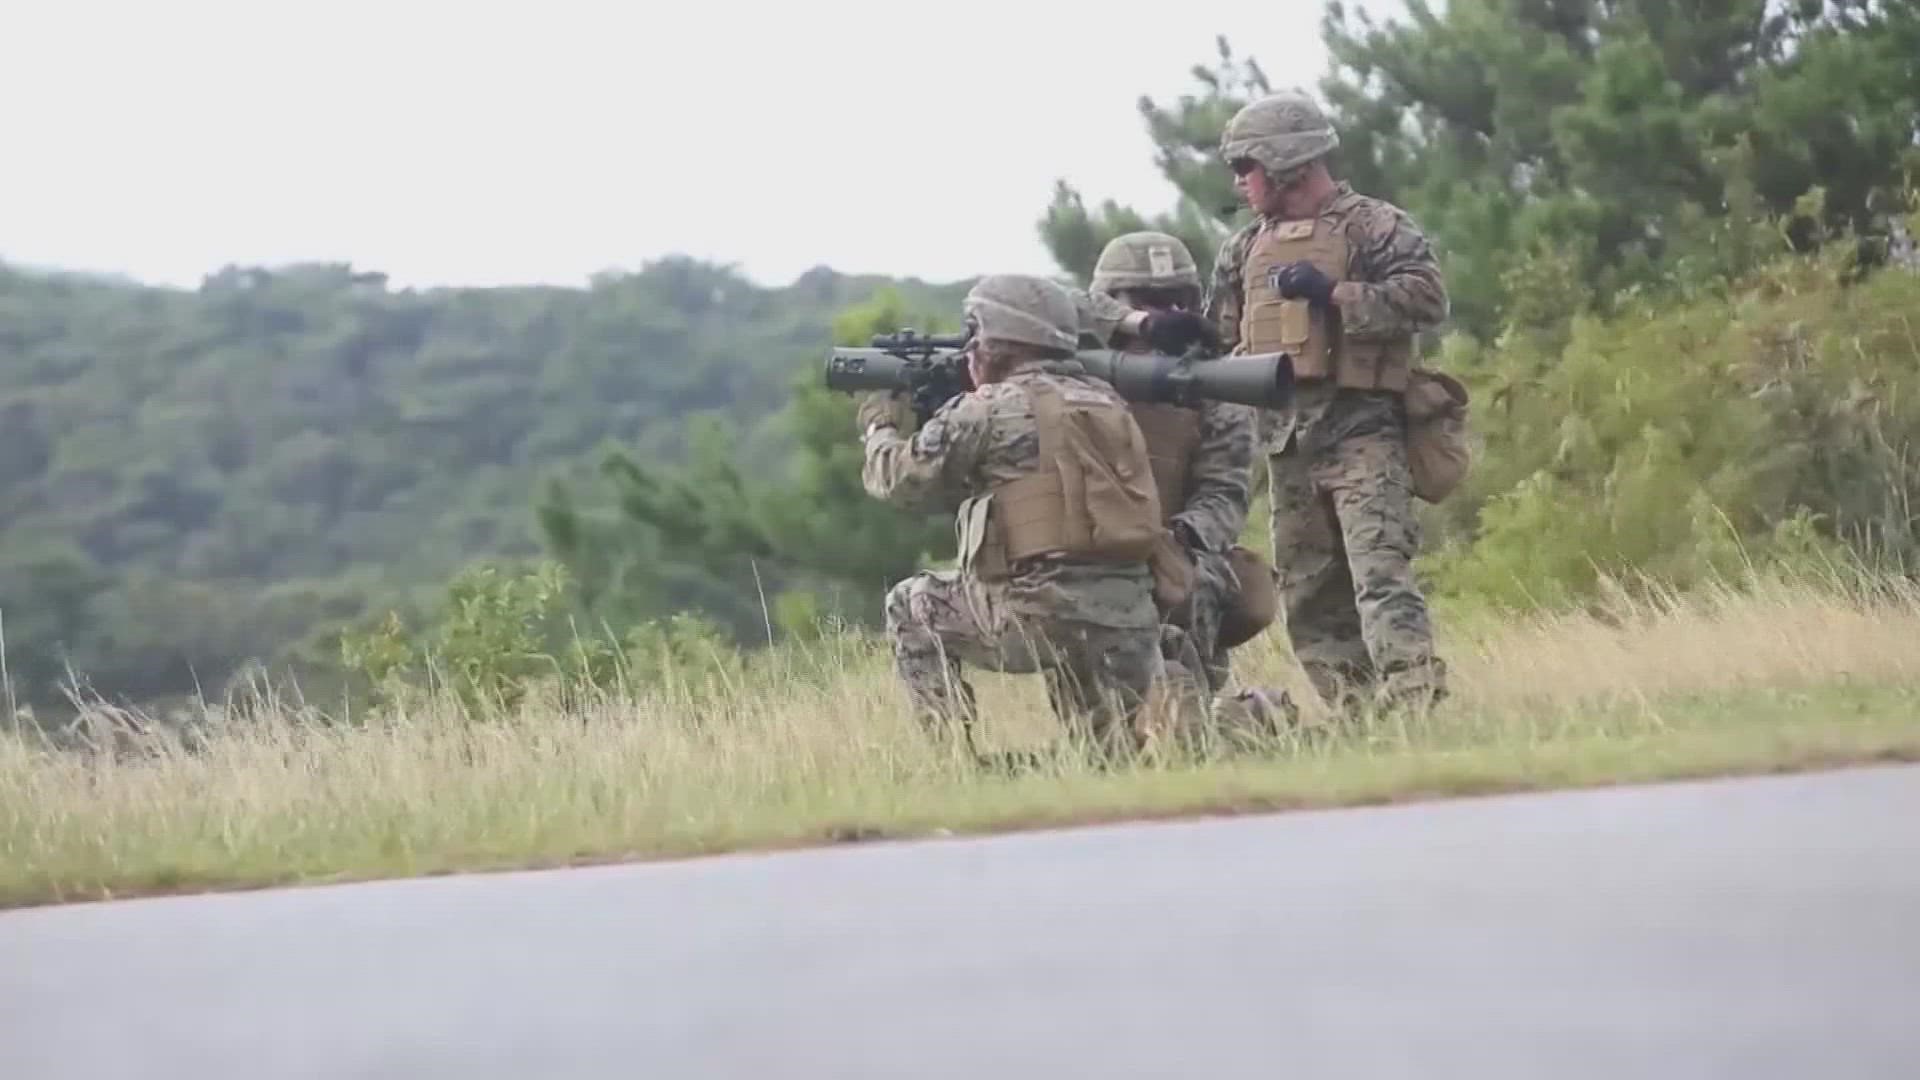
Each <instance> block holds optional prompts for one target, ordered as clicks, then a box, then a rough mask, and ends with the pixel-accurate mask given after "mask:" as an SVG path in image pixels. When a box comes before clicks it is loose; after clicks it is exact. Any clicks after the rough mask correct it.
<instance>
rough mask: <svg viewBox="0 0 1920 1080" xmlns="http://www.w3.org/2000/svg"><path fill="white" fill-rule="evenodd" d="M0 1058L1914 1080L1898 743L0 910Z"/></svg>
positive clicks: (59, 1072) (322, 1073)
mask: <svg viewBox="0 0 1920 1080" xmlns="http://www.w3.org/2000/svg"><path fill="white" fill-rule="evenodd" d="M0 1076H4V1077H6V1078H8V1080H42V1078H51V1077H59V1078H63V1080H64V1078H69V1077H71V1078H79V1077H86V1078H89V1080H91V1078H114V1080H119V1078H133V1077H164V1078H180V1080H212V1078H216V1077H220V1078H224V1077H236V1078H239V1077H244V1078H247V1080H269V1078H274V1080H277V1078H282V1077H314V1078H321V1077H324V1078H328V1080H340V1078H349V1077H353V1078H358V1077H408V1078H414V1077H458V1078H462V1080H468V1078H496V1077H498V1078H506V1077H512V1078H516V1080H518V1078H543V1080H545V1078H563V1077H614V1076H618V1077H648V1078H652V1077H756V1078H759V1077H822V1078H826V1077H832V1078H849V1077H888V1078H944V1077H968V1078H980V1077H987V1078H993V1080H1010V1078H1024V1077H1075V1078H1078V1077H1097V1078H1102V1080H1108V1078H1124V1077H1195V1078H1218V1077H1242V1076H1246V1077H1252V1076H1260V1077H1272V1076H1289V1077H1309V1076H1332V1077H1343V1078H1346V1077H1413V1076H1418V1077H1455V1076H1458V1077H1471V1078H1474V1080H1486V1078H1492V1077H1525V1078H1528V1080H1538V1078H1548V1077H1552V1078H1562V1077H1609V1078H1612V1077H1632V1078H1636V1080H1637V1078H1645V1077H1738V1078H1741V1080H1751V1078H1758V1077H1793V1078H1796V1080H1797V1078H1811V1077H1820V1078H1823V1080H1824V1078H1829V1077H1833V1078H1840V1077H1848V1078H1852V1077H1909V1078H1910V1077H1915V1076H1920V768H1887V769H1872V770H1860V771H1853V772H1845V773H1833V774H1827V775H1821V776H1805V777H1793V778H1779V779H1765V780H1753V781H1739V782H1723V783H1714V784H1688V785H1678V786H1669V787H1657V788H1646V789H1627V790H1614V791H1603V792H1588V793H1579V794H1568V795H1554V796H1523V797H1511V798H1496V799H1482V800H1473V801H1466V802H1453V803H1443V804H1435V805H1428V806H1408V807H1399V808H1392V809H1375V810H1352V811H1335V812H1327V813H1310V814H1292V815H1282V816H1275V817H1259V818H1239V819H1231V820H1218V821H1193V822H1181V823H1171V824H1159V825H1144V826H1128V827H1114V828H1101V829H1090V830H1078V831H1067V832H1056V833H1044V834H1027V835H1021V836H1012V837H1000V838H992V839H982V840H946V841H934V842H928V843H914V844H895V845H871V846H862V847H844V848H837V849H832V850H825V851H813V852H796V853H792V854H781V855H772V856H742V857H727V858H715V859H706V860H697V861H691V862H685V863H677V864H653V865H640V866H624V867H605V868H596V869H586V870H573V871H560V872H547V873H527V874H513V875H498V876H476V877H466V878H441V879H432V880H424V881H410V882H393V883H382V884H373V885H350V886H336V887H326V888H310V889H294V890H282V891H274V892H266V893H253V894H238V895H228V896H212V897H196V898H174V899H160V900H146V901H128V902H121V903H114V904H102V905H81V906H74V907H65V908H46V909H37V910H26V911H17V912H12V913H0Z"/></svg>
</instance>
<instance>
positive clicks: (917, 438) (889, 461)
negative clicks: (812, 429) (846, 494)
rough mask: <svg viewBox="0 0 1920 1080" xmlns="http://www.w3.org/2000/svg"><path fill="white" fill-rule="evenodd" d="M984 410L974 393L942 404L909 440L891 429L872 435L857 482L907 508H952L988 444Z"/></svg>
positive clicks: (965, 493) (963, 494)
mask: <svg viewBox="0 0 1920 1080" xmlns="http://www.w3.org/2000/svg"><path fill="white" fill-rule="evenodd" d="M987 421H988V412H987V408H986V405H985V403H983V402H982V401H981V400H980V399H979V397H978V396H976V395H974V394H962V395H960V396H959V397H956V398H954V399H953V400H952V401H949V402H947V403H946V404H945V405H942V406H941V407H940V409H939V410H938V411H937V412H935V413H934V414H933V415H932V416H931V417H929V418H928V419H927V422H926V423H925V424H922V425H920V429H919V430H918V431H915V432H914V433H913V436H912V437H911V438H908V437H906V436H903V435H901V434H900V433H899V431H897V430H895V429H894V428H890V427H881V428H875V429H874V430H872V431H870V432H869V433H868V434H867V435H866V437H865V439H863V440H862V445H863V446H864V447H865V450H866V461H865V463H864V464H862V466H861V468H860V483H861V485H862V486H864V487H865V488H866V489H867V494H868V495H871V496H873V497H874V498H876V499H881V500H883V501H886V502H890V503H893V504H895V505H897V506H902V507H906V508H909V509H936V508H942V509H951V508H954V507H957V506H958V505H959V504H960V502H961V500H963V499H965V498H966V497H967V496H968V495H969V494H971V490H970V487H971V485H970V480H971V478H972V476H973V474H974V467H975V465H976V464H977V463H978V462H979V458H980V454H981V451H982V449H983V448H984V447H985V446H986V443H987Z"/></svg>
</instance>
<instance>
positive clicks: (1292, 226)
mask: <svg viewBox="0 0 1920 1080" xmlns="http://www.w3.org/2000/svg"><path fill="white" fill-rule="evenodd" d="M1273 235H1274V238H1275V239H1276V240H1305V239H1307V238H1308V237H1310V236H1312V235H1313V219H1312V218H1300V219H1299V220H1297V221H1283V222H1281V223H1280V224H1278V225H1275V226H1274V227H1273Z"/></svg>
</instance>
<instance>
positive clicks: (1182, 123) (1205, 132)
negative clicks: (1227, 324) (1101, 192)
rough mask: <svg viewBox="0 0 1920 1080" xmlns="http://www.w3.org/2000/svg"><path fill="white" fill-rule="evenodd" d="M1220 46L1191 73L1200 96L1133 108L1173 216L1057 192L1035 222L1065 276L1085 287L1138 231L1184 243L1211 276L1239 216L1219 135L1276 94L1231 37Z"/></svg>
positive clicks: (1146, 100) (1145, 101)
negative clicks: (1098, 263) (1094, 204)
mask: <svg viewBox="0 0 1920 1080" xmlns="http://www.w3.org/2000/svg"><path fill="white" fill-rule="evenodd" d="M1216 42H1217V49H1218V55H1217V57H1216V58H1215V61H1214V63H1213V65H1212V66H1211V67H1208V66H1202V65H1195V66H1194V68H1193V71H1192V74H1193V77H1194V80H1195V81H1196V82H1198V83H1199V84H1200V87H1201V90H1200V92H1199V93H1195V94H1183V95H1181V96H1180V99H1179V100H1178V101H1177V102H1175V103H1174V104H1173V105H1172V106H1171V107H1169V106H1163V105H1160V104H1158V103H1156V102H1155V101H1154V100H1153V99H1152V98H1151V97H1149V96H1145V95H1143V96H1142V97H1141V98H1140V100H1139V102H1138V103H1137V105H1136V108H1137V109H1138V111H1139V113H1140V117H1141V119H1142V120H1143V121H1144V122H1145V123H1146V125H1147V131H1148V132H1149V134H1151V135H1152V137H1153V142H1154V146H1155V148H1156V149H1155V153H1154V163H1155V164H1156V165H1157V166H1158V167H1159V169H1160V173H1161V175H1162V176H1165V177H1166V178H1167V181H1168V183H1171V184H1172V185H1173V186H1174V189H1175V191H1176V193H1177V197H1176V201H1175V203H1174V206H1173V209H1172V210H1171V211H1169V212H1166V213H1161V214H1156V215H1151V216H1148V215H1143V214H1140V213H1139V212H1137V211H1135V210H1133V209H1132V208H1131V207H1125V206H1121V205H1119V204H1118V203H1115V202H1114V201H1113V200H1111V199H1108V200H1105V201H1104V202H1102V203H1101V204H1100V205H1099V207H1098V208H1097V209H1095V210H1091V211H1090V210H1088V209H1087V206H1086V200H1085V199H1084V198H1083V197H1082V196H1081V195H1080V193H1079V192H1078V191H1076V190H1075V189H1074V188H1073V187H1072V186H1071V185H1069V184H1067V183H1066V182H1065V181H1059V182H1057V183H1056V184H1055V185H1054V191H1053V201H1052V202H1051V203H1050V204H1049V205H1048V207H1047V211H1046V213H1045V214H1044V215H1043V216H1042V217H1041V218H1040V220H1039V222H1038V228H1039V230H1040V238H1041V240H1042V241H1043V242H1045V243H1046V245H1047V250H1048V251H1049V252H1050V253H1051V254H1052V255H1053V260H1054V262H1055V263H1057V264H1058V265H1059V266H1060V269H1061V270H1062V271H1063V272H1065V273H1066V274H1068V275H1070V276H1072V277H1073V278H1074V280H1076V281H1078V282H1079V283H1080V284H1081V285H1082V286H1085V285H1086V284H1087V283H1088V282H1089V281H1090V280H1091V279H1092V277H1093V264H1094V262H1095V260H1097V259H1098V258H1099V257H1100V250H1101V249H1102V248H1104V247H1106V245H1107V242H1108V241H1110V240H1112V239H1113V238H1114V237H1116V236H1120V235H1122V234H1124V233H1129V232H1134V231H1137V230H1140V229H1158V230H1160V231H1161V232H1165V233H1169V234H1171V235H1173V236H1177V237H1179V238H1180V239H1181V241H1182V242H1183V243H1185V244H1186V245H1187V248H1188V249H1189V250H1190V251H1192V253H1193V258H1194V262H1195V263H1197V264H1198V265H1199V267H1200V274H1201V277H1202V279H1204V278H1205V276H1206V275H1207V274H1209V273H1211V272H1212V267H1213V257H1214V255H1215V253H1216V252H1217V251H1218V250H1219V247H1220V243H1221V241H1223V240H1225V239H1226V236H1227V232H1228V228H1227V226H1228V224H1229V223H1231V222H1233V221H1234V220H1235V218H1236V216H1237V215H1238V214H1239V210H1238V207H1237V199H1238V197H1237V196H1236V195H1235V194H1234V192H1233V177H1232V175H1231V174H1230V173H1228V172H1227V171H1226V169H1225V168H1224V167H1223V166H1221V165H1220V163H1219V158H1218V156H1217V155H1218V148H1219V145H1220V132H1221V130H1222V129H1223V128H1225V127H1226V125H1227V121H1228V120H1230V119H1232V117H1233V114H1234V113H1235V112H1236V111H1238V110H1239V109H1240V107H1241V106H1243V105H1245V104H1247V103H1248V102H1249V101H1252V100H1254V99H1255V98H1258V97H1260V96H1261V95H1263V94H1266V93H1268V92H1270V91H1271V89H1272V86H1271V84H1270V83H1269V82H1268V81H1267V76H1266V73H1265V72H1264V71H1262V70H1261V69H1260V65H1259V64H1258V63H1256V62H1255V61H1253V60H1252V59H1245V60H1241V59H1238V58H1236V57H1235V56H1234V54H1233V49H1232V47H1231V46H1230V45H1228V43H1227V39H1226V38H1224V37H1221V38H1218V39H1216Z"/></svg>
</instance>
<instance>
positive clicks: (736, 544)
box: [540, 288, 959, 643]
mask: <svg viewBox="0 0 1920 1080" xmlns="http://www.w3.org/2000/svg"><path fill="white" fill-rule="evenodd" d="M937 306H938V307H944V308H945V310H946V311H948V312H957V310H958V308H959V295H958V292H957V289H956V290H953V295H952V296H951V297H950V299H949V300H948V301H947V302H946V303H944V304H941V305H935V304H932V303H925V304H921V305H918V306H916V304H915V303H914V302H913V301H910V300H909V299H908V297H907V296H906V295H905V294H904V293H902V292H901V291H900V290H898V289H893V288H888V289H883V290H880V291H879V292H877V293H876V294H874V295H873V296H872V297H871V298H870V299H868V300H866V301H864V302H862V303H860V304H856V305H852V306H849V307H848V308H846V309H844V310H842V311H841V312H839V313H838V314H836V316H835V317H834V319H833V336H834V340H835V341H836V342H837V343H839V344H847V345H851V344H865V343H866V341H867V340H868V339H869V338H870V337H871V336H872V335H873V334H876V333H880V332H884V331H891V330H896V329H899V328H902V327H906V326H913V327H915V328H918V329H921V330H925V331H928V332H940V331H951V330H954V329H957V324H958V316H957V314H946V315H941V314H935V313H934V311H933V309H935V308H936V307H937ZM790 386H791V398H790V400H789V402H788V405H787V407H786V408H785V409H784V410H782V411H781V413H779V414H778V415H777V416H775V417H774V418H773V419H772V420H771V421H769V427H771V428H772V429H774V430H777V431H778V432H779V435H780V438H781V441H782V442H783V443H784V444H785V445H787V446H789V447H791V451H790V453H789V455H788V457H787V461H786V465H785V467H784V468H759V469H752V470H750V469H749V468H748V467H747V464H746V462H747V458H746V455H744V454H743V453H742V452H741V451H740V449H739V447H740V444H741V439H740V437H739V435H738V433H737V432H736V431H734V430H731V429H729V428H727V427H724V426H721V425H718V424H714V425H709V426H704V427H702V428H700V429H699V431H698V437H697V438H696V439H695V440H694V442H693V447H692V451H691V454H690V458H689V460H688V461H687V462H685V463H683V464H680V465H667V464H657V465H647V464H643V463H642V462H640V461H639V460H636V458H635V457H634V455H632V454H630V453H627V452H626V451H624V450H612V451H609V452H608V453H607V454H606V455H605V457H604V458H603V460H602V463H601V482H602V490H601V491H599V492H598V493H596V494H595V496H594V503H595V504H596V505H597V506H598V507H600V509H598V510H594V509H584V508H583V507H582V505H581V499H580V496H579V495H577V494H576V493H575V492H574V491H573V490H572V489H571V488H569V487H568V486H566V485H563V484H555V485H553V486H552V487H551V488H550V489H549V491H548V492H547V495H546V498H545V502H544V503H543V505H542V507H541V510H540V519H541V522H542V527H543V528H544V530H545V534H546V538H547V542H548V545H549V550H550V551H551V552H552V554H553V555H554V557H555V558H557V559H560V560H561V561H562V562H564V563H565V564H566V565H567V566H568V567H569V569H570V570H571V571H572V572H573V573H574V574H575V575H576V576H578V577H579V579H580V580H581V581H582V582H583V583H585V586H586V601H587V610H588V611H589V612H590V613H591V614H592V615H593V616H594V617H595V618H598V619H603V620H606V621H608V622H610V623H612V624H615V625H620V624H623V623H625V622H629V621H632V620H634V619H635V618H639V617H643V616H644V614H645V613H646V612H648V611H650V610H657V609H658V608H660V607H661V606H662V605H663V603H664V604H666V605H684V606H690V607H698V608H700V609H701V610H705V611H708V612H711V613H713V614H715V615H716V616H717V617H718V618H719V620H720V621H721V622H722V623H723V624H724V625H725V626H726V627H727V628H728V630H729V632H730V633H731V634H732V635H733V636H734V637H735V639H736V640H739V641H741V642H743V643H744V642H749V641H754V640H762V641H764V640H767V639H769V638H772V637H773V636H774V633H775V630H776V628H779V629H784V630H787V631H789V632H797V633H801V634H811V633H813V632H814V629H813V628H815V627H817V626H818V625H820V624H821V622H822V621H823V620H826V619H829V618H831V619H839V620H844V621H851V622H866V623H873V622H875V621H877V617H878V615H879V606H880V605H879V598H880V597H881V596H882V595H883V594H884V593H885V591H886V589H887V587H888V586H889V585H891V584H892V583H893V582H894V581H897V580H898V579H899V578H901V577H904V576H906V575H907V574H909V573H912V572H913V571H914V570H915V569H916V568H918V566H919V565H920V563H921V562H922V561H923V560H924V559H926V558H945V557H948V556H950V555H951V553H952V545H953V539H952V532H951V528H950V525H949V523H948V522H947V521H946V520H945V519H942V518H939V517H937V516H931V515H927V514H919V513H911V512H907V511H903V510H899V509H896V508H894V507H891V506H888V505H887V504H885V503H882V502H879V501H878V500H875V499H873V498H871V497H869V496H868V495H867V494H866V491H865V489H864V488H863V487H862V486H861V480H860V469H861V462H862V457H863V455H862V453H861V449H860V444H859V440H858V439H857V438H856V436H855V430H854V429H855V424H854V404H855V402H854V399H853V398H852V397H851V396H849V395H846V394H838V393H833V392H830V391H828V390H827V389H826V388H825V387H824V386H823V385H822V383H821V379H820V369H819V367H818V366H816V365H809V366H808V367H807V368H805V369H804V370H803V371H801V372H800V373H799V374H797V375H796V376H794V378H793V380H792V382H791V384H790ZM776 612H777V615H776Z"/></svg>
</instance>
